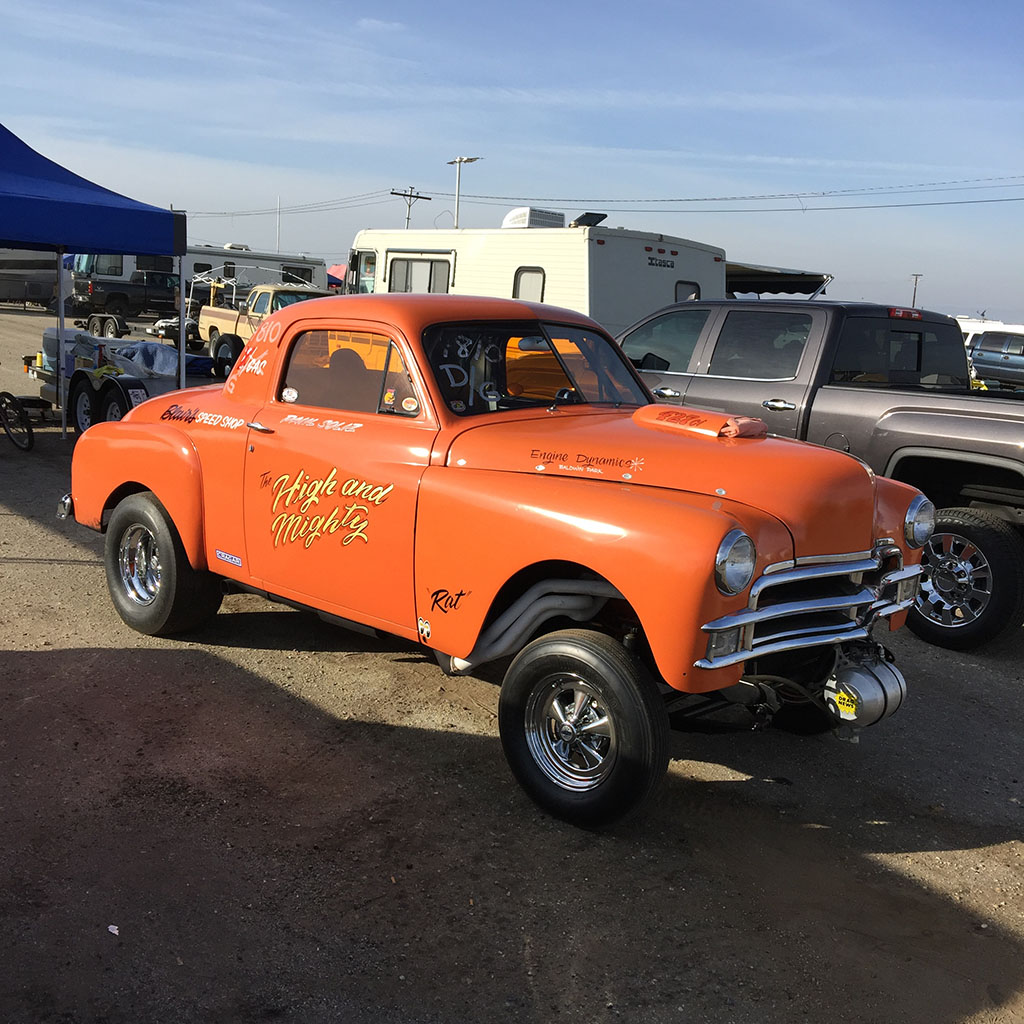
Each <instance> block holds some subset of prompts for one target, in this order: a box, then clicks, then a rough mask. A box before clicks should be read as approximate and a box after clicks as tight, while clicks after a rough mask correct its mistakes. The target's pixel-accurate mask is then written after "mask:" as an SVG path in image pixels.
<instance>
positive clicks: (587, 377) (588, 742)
mask: <svg viewBox="0 0 1024 1024" xmlns="http://www.w3.org/2000/svg"><path fill="white" fill-rule="evenodd" d="M961 347H962V346H961ZM764 433H765V431H764V424H763V423H761V422H760V421H758V420H753V419H751V420H747V419H736V418H734V417H731V416H727V415H716V414H714V413H705V412H698V411H695V410H694V411H691V410H686V411H683V410H678V409H672V408H669V407H666V406H663V405H658V404H656V403H654V402H653V401H652V400H651V396H650V393H649V392H648V391H647V389H646V388H645V387H644V385H643V383H642V381H641V380H640V378H639V377H638V375H637V373H636V371H635V370H634V369H633V367H632V366H631V365H630V364H629V361H628V360H627V359H626V358H625V356H624V355H623V353H622V351H621V350H620V349H619V348H618V347H617V346H616V345H615V344H614V342H613V341H612V339H611V338H610V337H609V336H608V335H607V334H606V333H605V332H604V331H603V330H602V329H601V328H600V327H599V326H598V325H597V324H596V323H595V322H594V321H593V320H590V319H589V318H587V317H585V316H583V315H581V314H578V313H573V312H570V311H569V310H566V309H560V308H555V307H551V306H544V305H540V304H535V303H529V302H518V301H512V300H507V299H504V300H503V299H483V298H469V297H462V296H451V295H379V296H378V295H356V296H343V297H334V298H324V299H318V300H316V301H313V302H300V303H294V304H292V305H289V306H287V307H285V308H283V309H282V310H280V311H279V312H277V313H275V314H273V315H272V316H270V317H269V318H268V319H266V320H265V321H264V322H263V323H262V324H261V325H260V326H259V327H258V329H257V330H256V331H255V333H254V334H253V336H252V338H251V339H250V340H249V342H248V344H247V345H246V347H245V349H244V351H243V352H242V354H241V356H240V357H239V359H238V361H237V362H236V363H235V365H234V368H233V370H232V371H231V375H230V377H229V378H228V380H227V381H226V382H225V384H224V385H223V386H221V387H216V386H214V387H205V388H199V389H196V390H193V391H178V392H175V393H173V394H168V395H165V396H162V397H158V398H155V399H153V400H151V401H148V402H144V403H143V404H141V405H139V406H137V407H135V408H134V409H132V410H131V411H130V412H127V413H126V414H125V415H124V417H123V419H122V420H121V422H119V423H98V424H95V425H94V426H92V427H91V428H90V429H89V430H87V431H86V432H85V433H84V434H83V435H82V436H81V437H80V438H79V440H78V443H77V445H76V447H75V451H74V458H73V461H72V481H71V485H72V489H71V494H70V495H68V496H67V498H66V499H65V501H64V502H63V503H62V508H63V511H64V514H67V513H68V512H69V511H73V514H74V516H75V518H76V519H77V520H78V521H79V522H80V523H82V524H83V525H86V526H89V527H91V528H93V529H96V530H100V531H104V532H105V533H106V555H105V558H106V572H107V582H108V586H109V590H110V595H111V598H112V600H113V603H114V606H115V608H116V609H117V611H118V613H119V614H120V616H121V617H122V619H123V620H124V621H125V622H126V623H127V624H128V625H129V626H131V627H132V628H134V629H136V630H138V631H140V632H143V633H147V634H154V635H167V634H172V633H178V632H182V631H187V630H193V629H195V628H197V627H199V626H200V625H202V624H204V623H208V622H209V620H210V619H212V618H213V617H214V615H215V613H216V611H217V609H218V607H219V605H220V601H221V595H222V593H223V590H224V585H225V583H226V585H227V586H228V587H231V588H235V589H238V590H242V591H246V592H253V593H258V594H262V595H264V596H269V597H272V599H273V600H276V601H281V602H284V603H286V604H289V605H293V606H295V607H299V608H305V609H309V610H313V611H315V612H316V613H318V614H319V615H320V616H321V617H323V618H324V619H326V620H328V621H331V622H334V623H337V624H340V625H348V626H350V627H352V628H355V629H357V630H359V631H361V632H366V631H370V632H374V631H382V632H386V633H391V634H395V635H397V636H399V637H402V638H404V639H405V640H407V641H409V642H411V643H415V644H418V645H419V646H420V648H421V649H422V650H423V651H424V652H430V653H431V654H432V655H433V656H434V657H436V659H437V661H438V663H439V664H440V666H441V668H442V669H443V670H444V671H446V672H448V673H451V674H458V673H463V672H472V671H474V670H476V669H477V668H479V667H480V666H482V665H484V664H487V663H490V662H496V661H499V660H501V659H505V658H510V657H511V658H512V661H511V664H510V665H509V667H508V669H507V672H506V674H505V677H504V682H503V683H502V687H501V694H500V698H499V705H498V726H499V732H500V735H501V741H502V745H503V747H504V750H505V754H506V757H507V759H508V762H509V765H510V767H511V769H512V771H513V773H514V774H515V776H516V778H517V779H518V780H519V782H520V783H521V785H522V786H523V787H524V788H525V789H526V791H527V792H528V793H529V794H530V796H531V797H533V799H535V800H536V801H537V802H538V803H539V804H540V805H541V806H543V807H545V808H546V809H547V810H549V811H550V812H551V813H553V814H556V815H558V816H561V817H563V818H566V819H568V820H571V821H573V822H576V823H578V824H581V825H599V824H602V823H605V822H608V821H611V820H614V819H615V818H617V817H619V816H621V815H622V814H624V813H626V812H627V811H629V810H630V809H631V808H633V807H635V806H636V805H637V804H638V803H639V802H641V801H642V800H643V799H644V798H645V797H646V796H647V795H648V794H649V793H650V791H651V790H652V789H653V788H654V786H655V785H656V784H657V783H658V781H659V780H660V778H661V776H662V775H663V773H664V771H665V768H666V764H667V757H668V752H667V729H668V715H669V713H670V712H678V713H680V714H685V713H692V714H703V713H706V712H707V711H709V710H712V709H714V708H717V707H732V706H736V705H739V706H745V707H747V708H748V709H749V710H750V712H751V713H752V715H753V719H754V721H756V722H761V723H763V724H767V723H768V722H769V721H771V720H772V719H773V718H774V719H775V720H776V721H777V722H778V723H779V724H783V723H784V722H785V721H786V720H787V719H789V723H790V725H791V726H797V727H799V728H804V729H817V730H821V729H828V728H830V727H837V728H839V729H841V730H842V731H844V732H847V733H850V732H855V731H856V730H857V729H859V728H862V727H865V726H868V725H872V724H875V723H877V722H879V721H881V720H883V719H885V718H887V717H888V716H889V715H891V714H892V713H893V712H895V711H896V710H897V709H898V708H899V706H900V704H901V702H902V700H903V696H904V693H905V683H904V680H903V677H902V676H901V675H900V673H899V671H898V670H897V669H896V668H895V667H894V665H893V663H892V657H891V655H890V654H889V653H888V652H886V650H885V649H884V647H883V646H882V643H881V639H882V637H883V636H884V633H885V631H886V630H888V629H894V628H898V627H899V626H900V625H901V624H902V623H903V621H904V618H905V615H906V612H907V609H908V608H909V607H910V606H911V605H912V604H913V602H914V598H915V596H916V593H917V587H918V578H919V573H920V566H919V560H920V554H921V549H922V547H923V545H924V544H926V543H927V540H928V537H929V534H930V530H931V526H932V519H933V514H934V510H933V509H932V507H931V503H930V502H929V501H928V500H927V499H926V498H925V497H924V496H923V495H921V494H920V493H919V492H918V491H917V490H916V489H914V488H913V487H908V486H907V485H905V484H900V483H896V482H895V481H891V480H886V479H883V478H881V477H879V476H876V475H875V474H874V473H872V472H870V471H869V470H868V469H867V467H866V466H865V465H864V464H863V463H862V462H860V461H859V460H857V459H853V458H851V457H850V456H848V455H846V454H844V453H841V452H837V451H829V450H827V449H825V448H821V447H817V446H815V445H805V444H795V443H794V442H792V441H788V440H786V441H779V440H775V439H771V438H766V437H765V436H764ZM781 481H785V486H780V482H781ZM873 630H874V631H875V634H874V635H873V633H872V631H873Z"/></svg>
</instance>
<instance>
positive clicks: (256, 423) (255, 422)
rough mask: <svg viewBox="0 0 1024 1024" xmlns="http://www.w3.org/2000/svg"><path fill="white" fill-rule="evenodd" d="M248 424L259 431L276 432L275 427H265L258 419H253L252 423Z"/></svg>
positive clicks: (264, 432)
mask: <svg viewBox="0 0 1024 1024" xmlns="http://www.w3.org/2000/svg"><path fill="white" fill-rule="evenodd" d="M246 426H247V427H248V428H249V429H250V430H255V431H258V432H259V433H261V434H272V433H273V432H274V428H273V427H265V426H263V424H262V423H260V422H259V421H258V420H253V421H252V423H246Z"/></svg>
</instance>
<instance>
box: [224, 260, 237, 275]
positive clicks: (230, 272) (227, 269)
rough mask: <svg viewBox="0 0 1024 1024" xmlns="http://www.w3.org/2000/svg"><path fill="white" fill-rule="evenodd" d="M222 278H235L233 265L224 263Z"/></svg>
mask: <svg viewBox="0 0 1024 1024" xmlns="http://www.w3.org/2000/svg"><path fill="white" fill-rule="evenodd" d="M224 276H225V277H234V276H235V265H234V263H225V264H224Z"/></svg>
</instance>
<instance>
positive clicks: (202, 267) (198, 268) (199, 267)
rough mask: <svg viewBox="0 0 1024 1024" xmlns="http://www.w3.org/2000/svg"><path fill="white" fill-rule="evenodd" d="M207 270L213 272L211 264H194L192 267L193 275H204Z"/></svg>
mask: <svg viewBox="0 0 1024 1024" xmlns="http://www.w3.org/2000/svg"><path fill="white" fill-rule="evenodd" d="M209 270H213V264H212V263H195V264H193V266H192V273H193V274H205V273H206V272H207V271H209Z"/></svg>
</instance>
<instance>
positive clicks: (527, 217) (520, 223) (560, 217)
mask: <svg viewBox="0 0 1024 1024" xmlns="http://www.w3.org/2000/svg"><path fill="white" fill-rule="evenodd" d="M501 226H502V227H503V228H564V227H565V214H564V213H558V212H557V211H555V210H538V209H537V208H536V207H534V206H518V207H516V209H514V210H509V212H508V213H506V214H505V219H504V220H503V221H502V222H501Z"/></svg>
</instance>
